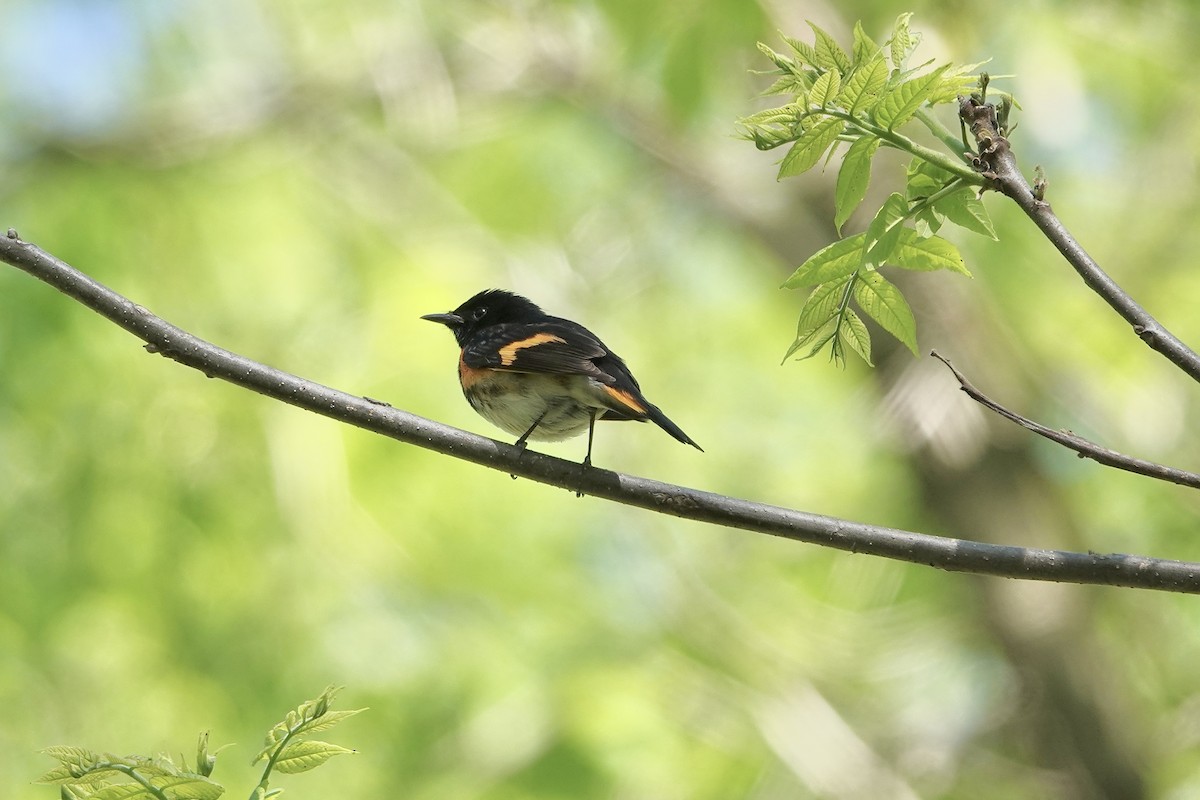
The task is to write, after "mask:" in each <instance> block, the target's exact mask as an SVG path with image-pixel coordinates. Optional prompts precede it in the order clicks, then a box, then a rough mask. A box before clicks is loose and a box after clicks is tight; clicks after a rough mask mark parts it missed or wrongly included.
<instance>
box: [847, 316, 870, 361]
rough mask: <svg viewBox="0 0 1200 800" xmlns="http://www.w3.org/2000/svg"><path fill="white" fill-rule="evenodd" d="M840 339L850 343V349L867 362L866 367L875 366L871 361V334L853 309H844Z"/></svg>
mask: <svg viewBox="0 0 1200 800" xmlns="http://www.w3.org/2000/svg"><path fill="white" fill-rule="evenodd" d="M841 338H842V340H843V341H844V342H845V343H846V344H848V345H850V349H851V350H853V351H854V352H856V353H858V355H859V356H860V357H861V358H862V360H863V361H865V362H867V366H868V367H873V366H875V365H874V364H872V363H871V334H870V333H869V332H868V331H867V325H866V323H864V322H863V321H862V320H861V319H860V318H859V316H858V314H855V313H854V309H852V308H847V309H846V318H845V319H844V320H843V321H842V327H841Z"/></svg>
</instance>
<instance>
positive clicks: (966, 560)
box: [0, 231, 1200, 594]
mask: <svg viewBox="0 0 1200 800" xmlns="http://www.w3.org/2000/svg"><path fill="white" fill-rule="evenodd" d="M0 261H5V262H7V263H9V264H12V265H13V266H15V267H17V268H19V269H22V270H24V271H25V272H27V273H29V274H30V275H33V276H34V277H36V278H38V279H39V280H42V281H45V282H46V283H48V284H50V285H51V286H53V287H55V288H57V289H58V290H60V291H62V292H63V293H64V294H67V295H69V296H70V297H73V298H74V299H76V300H78V301H79V302H81V303H83V304H84V305H86V306H88V307H89V308H91V309H93V310H94V311H96V312H97V313H99V314H100V315H101V316H104V317H106V318H107V319H109V320H111V321H112V322H114V323H116V324H117V325H119V326H121V327H122V328H124V329H125V330H127V331H129V332H130V333H132V334H134V335H135V336H137V337H138V338H140V339H142V340H143V341H144V342H146V343H147V349H148V350H150V351H151V352H157V353H161V354H162V355H165V356H167V357H169V358H171V359H174V360H175V361H178V362H179V363H181V364H184V365H186V366H189V367H192V368H194V369H197V370H200V371H201V372H203V373H204V374H205V375H208V376H210V377H214V378H221V379H222V380H226V381H229V382H230V383H233V384H236V385H238V386H242V387H244V388H247V389H250V390H252V391H255V392H258V393H260V394H264V395H267V396H268V397H272V398H275V399H276V400H282V401H283V402H285V403H290V404H292V405H294V406H298V407H300V408H303V409H307V410H309V411H313V412H316V413H318V414H323V415H325V416H327V417H331V418H333V419H336V420H340V421H342V422H346V423H349V424H351V425H355V426H357V427H359V428H363V429H365V430H369V431H373V432H375V433H379V434H382V435H384V436H389V437H391V438H393V439H397V440H399V441H402V442H407V443H409V444H414V445H417V446H418V447H423V448H425V449H428V450H433V451H435V452H438V453H443V454H445V455H450V456H454V457H455V458H461V459H464V460H466V461H471V462H474V463H476V464H482V465H484V466H487V467H491V468H492V469H496V470H500V471H502V472H505V473H510V474H513V475H520V476H521V477H524V478H528V479H530V480H535V481H539V482H541V483H547V484H550V485H552V486H559V487H562V488H564V489H571V490H573V491H578V492H583V493H584V494H587V495H591V496H593V497H600V498H604V499H606V500H612V501H614V502H618V503H622V504H625V505H629V506H637V507H640V508H645V509H649V510H651V511H657V512H659V513H663V514H671V515H674V516H677V517H682V518H685V519H692V520H697V521H700V522H708V523H712V524H715V525H723V526H726V527H730V528H738V529H742V530H747V531H754V532H757V533H766V534H770V535H772V536H780V537H783V538H786V539H794V540H796V541H801V542H809V543H812V544H819V545H822V546H825V547H833V548H836V549H839V550H846V551H850V552H854V553H866V554H871V555H878V556H884V557H887V558H893V559H897V560H900V561H908V562H911V563H916V564H928V565H929V566H933V567H938V568H940V569H945V570H951V571H955V572H969V573H977V574H983V575H996V576H1000V577H1008V578H1024V579H1028V580H1043V581H1062V582H1070V583H1091V584H1108V585H1113V586H1132V587H1139V588H1144V589H1159V590H1165V591H1175V592H1188V593H1193V594H1200V564H1194V563H1188V562H1183V561H1170V560H1166V559H1158V558H1147V557H1143V556H1133V555H1125V554H1121V553H1114V554H1107V555H1105V554H1100V553H1072V552H1067V551H1061V550H1035V549H1029V548H1024V547H1012V546H1006V545H996V544H985V543H981V542H974V541H970V540H967V539H953V538H948V537H941V536H931V535H928V534H922V533H914V532H910V531H903V530H897V529H894V528H885V527H880V526H876V525H866V524H863V523H860V522H850V521H847V520H842V519H837V518H835V517H827V516H823V515H820V514H811V513H808V512H805V511H795V510H792V509H788V508H781V507H779V506H772V505H767V504H764V503H756V502H752V501H749V500H742V499H738V498H734V497H726V496H724V495H719V494H714V493H712V492H703V491H699V490H696V489H689V488H686V487H683V486H675V485H672V484H669V483H661V482H659V481H653V480H650V479H648V478H639V477H635V476H632V475H623V474H621V473H617V472H610V471H608V470H604V469H596V468H594V467H593V468H588V469H583V468H582V467H581V466H580V465H579V464H575V463H572V462H569V461H563V460H562V459H558V458H552V457H550V456H545V455H542V454H540V453H534V452H529V451H522V450H518V449H517V448H515V447H513V446H511V445H508V444H502V443H500V442H496V441H493V440H491V439H487V438H484V437H482V436H476V435H474V434H471V433H467V432H466V431H462V430H459V429H457V428H452V427H450V426H448V425H442V424H439V423H437V422H433V421H431V420H428V419H425V418H423V417H419V416H417V415H415V414H410V413H408V412H407V411H401V410H399V409H396V408H392V407H391V406H388V405H385V404H383V403H379V402H377V401H372V400H367V399H365V398H362V397H356V396H354V395H350V394H346V393H345V392H340V391H338V390H336V389H331V388H329V387H326V386H322V385H320V384H318V383H314V382H312V381H308V380H305V379H303V378H299V377H297V376H295V375H291V374H289V373H286V372H282V371H280V370H277V369H274V368H272V367H268V366H266V365H264V364H260V363H258V362H256V361H252V360H250V359H248V358H246V357H244V356H240V355H238V354H236V353H231V352H229V351H228V350H223V349H222V348H220V347H217V346H215V345H212V344H210V343H208V342H206V341H204V340H202V339H200V338H198V337H196V336H193V335H192V334H190V333H188V332H187V331H184V330H182V329H181V328H177V327H175V326H174V325H172V324H170V323H169V322H166V321H165V320H163V319H160V318H159V317H156V316H155V315H154V314H151V313H150V312H149V311H147V310H146V309H145V308H143V307H141V306H139V305H137V304H136V303H133V302H132V301H130V300H128V299H126V298H125V297H122V296H121V295H119V294H117V293H116V292H114V291H113V290H111V289H109V288H108V287H106V286H103V285H101V284H100V283H98V282H97V281H95V280H93V279H91V278H89V277H88V276H86V275H84V274H83V273H81V272H79V271H78V270H76V269H74V268H73V267H71V266H70V265H68V264H66V263H65V262H63V261H61V260H59V259H57V258H55V257H54V256H52V255H50V254H49V253H46V252H45V251H43V250H41V249H39V248H38V247H36V246H34V245H32V244H29V243H27V242H22V241H21V240H20V239H18V238H17V235H16V232H15V231H9V235H8V236H7V237H0Z"/></svg>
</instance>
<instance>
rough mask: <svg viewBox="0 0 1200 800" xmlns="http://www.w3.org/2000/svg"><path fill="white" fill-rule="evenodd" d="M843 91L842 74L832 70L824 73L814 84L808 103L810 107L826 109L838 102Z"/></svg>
mask: <svg viewBox="0 0 1200 800" xmlns="http://www.w3.org/2000/svg"><path fill="white" fill-rule="evenodd" d="M841 91H842V73H840V72H838V71H837V70H836V69H831V70H829V71H828V72H824V73H822V74H821V77H819V78H817V80H816V81H815V82H814V83H813V85H812V91H810V92H809V93H808V102H809V104H810V105H814V106H818V107H820V108H826V107H828V106H831V105H833V104H834V103H836V102H837V99H838V95H839V94H840V93H841Z"/></svg>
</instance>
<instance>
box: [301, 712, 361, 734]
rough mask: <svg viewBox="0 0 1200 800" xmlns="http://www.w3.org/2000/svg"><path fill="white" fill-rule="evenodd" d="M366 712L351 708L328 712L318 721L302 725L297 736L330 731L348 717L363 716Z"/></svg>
mask: <svg viewBox="0 0 1200 800" xmlns="http://www.w3.org/2000/svg"><path fill="white" fill-rule="evenodd" d="M366 710H367V709H365V708H351V709H346V710H345V711H326V712H325V713H324V714H322V715H321V716H319V717H317V718H316V719H314V720H312V721H310V722H306V723H304V724H303V725H301V726H300V727H299V728H298V729H297V731H296V735H300V734H308V733H316V732H317V731H324V730H329V729H330V728H332V727H333V726H334V725H337V724H338V723H339V722H341V721H342V720H344V719H346V718H347V717H353V716H354V715H355V714H361V713H362V712H364V711H366Z"/></svg>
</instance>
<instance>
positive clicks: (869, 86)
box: [838, 56, 888, 113]
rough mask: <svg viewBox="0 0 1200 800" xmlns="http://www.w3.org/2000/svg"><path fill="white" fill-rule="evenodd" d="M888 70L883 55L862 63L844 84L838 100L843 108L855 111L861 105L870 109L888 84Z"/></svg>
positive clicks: (851, 111)
mask: <svg viewBox="0 0 1200 800" xmlns="http://www.w3.org/2000/svg"><path fill="white" fill-rule="evenodd" d="M887 77H888V70H887V64H886V63H884V60H883V57H882V56H875V57H874V58H873V59H871V60H870V61H868V62H867V63H865V64H861V65H860V66H859V67H858V68H857V69H856V70H854V72H852V73H850V76H849V77H848V78H846V80H845V81H844V82H843V84H842V96H841V97H839V98H838V102H839V103H840V104H841V106H842V108H844V109H846V110H847V111H849V112H850V113H854V111H856V110H857V109H859V108H860V107H861V108H863V109H868V108H870V107H871V105H872V103H873V102H874V101H875V98H877V97H878V96H879V93H880V92H881V91H883V87H884V86H886V85H887Z"/></svg>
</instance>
